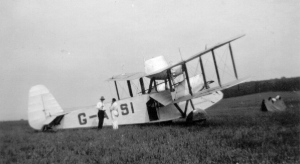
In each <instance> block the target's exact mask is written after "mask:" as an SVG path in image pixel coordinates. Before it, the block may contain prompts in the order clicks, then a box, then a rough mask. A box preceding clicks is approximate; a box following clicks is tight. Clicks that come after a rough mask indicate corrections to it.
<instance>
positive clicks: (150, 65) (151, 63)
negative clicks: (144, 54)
mask: <svg viewBox="0 0 300 164" xmlns="http://www.w3.org/2000/svg"><path fill="white" fill-rule="evenodd" d="M168 66H169V64H168V62H167V61H166V59H165V58H164V57H163V56H157V57H154V58H152V59H149V60H146V61H145V73H146V74H155V73H156V72H159V71H160V70H162V72H161V73H159V74H155V75H153V76H151V75H150V76H147V77H149V78H151V77H155V78H156V79H166V78H167V72H166V71H163V70H164V69H165V68H167V67H168Z"/></svg>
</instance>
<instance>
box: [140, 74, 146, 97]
mask: <svg viewBox="0 0 300 164" xmlns="http://www.w3.org/2000/svg"><path fill="white" fill-rule="evenodd" d="M140 84H141V89H142V94H145V93H146V92H145V86H144V81H143V78H142V77H141V78H140Z"/></svg>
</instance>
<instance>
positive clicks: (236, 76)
mask: <svg viewBox="0 0 300 164" xmlns="http://www.w3.org/2000/svg"><path fill="white" fill-rule="evenodd" d="M228 45H229V50H230V56H231V60H232V65H233V69H234V75H235V78H236V79H238V75H237V72H236V67H235V63H234V58H233V53H232V48H231V44H230V42H229V44H228Z"/></svg>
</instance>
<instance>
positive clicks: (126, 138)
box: [0, 92, 300, 164]
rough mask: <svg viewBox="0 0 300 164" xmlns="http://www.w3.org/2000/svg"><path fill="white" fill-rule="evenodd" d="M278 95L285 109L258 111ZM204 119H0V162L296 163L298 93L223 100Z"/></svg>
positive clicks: (299, 152)
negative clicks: (64, 126)
mask: <svg viewBox="0 0 300 164" xmlns="http://www.w3.org/2000/svg"><path fill="white" fill-rule="evenodd" d="M277 94H280V95H281V96H282V97H283V99H284V101H285V103H286V105H287V106H288V111H287V112H283V113H268V112H261V111H260V110H259V109H260V105H261V100H262V98H267V97H269V96H273V97H275V96H276V95H277ZM207 113H208V114H209V119H208V121H207V122H206V123H202V124H201V123H196V124H191V125H186V124H184V123H182V122H180V121H177V122H175V123H172V124H155V125H152V124H151V125H150V124H148V125H133V126H121V127H120V129H119V130H117V131H113V130H112V129H111V127H107V128H104V129H103V130H101V131H97V130H96V129H73V130H61V131H57V132H48V133H43V132H34V131H33V130H32V129H31V128H30V127H29V125H28V124H27V122H26V121H11V122H1V123H0V163H173V164H174V163H300V157H299V155H300V138H299V137H300V92H277V93H274V92H273V93H272V92H270V93H262V94H254V95H248V96H242V97H236V98H229V99H224V100H222V101H221V102H220V103H218V104H217V105H215V106H214V107H213V108H211V109H208V110H207Z"/></svg>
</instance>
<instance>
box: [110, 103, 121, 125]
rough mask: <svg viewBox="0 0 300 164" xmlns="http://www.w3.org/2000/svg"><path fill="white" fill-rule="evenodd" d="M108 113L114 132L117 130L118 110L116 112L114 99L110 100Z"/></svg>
mask: <svg viewBox="0 0 300 164" xmlns="http://www.w3.org/2000/svg"><path fill="white" fill-rule="evenodd" d="M110 112H111V118H112V125H113V129H114V130H116V129H118V116H119V110H118V104H117V102H116V99H115V98H113V99H112V102H111V107H110Z"/></svg>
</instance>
